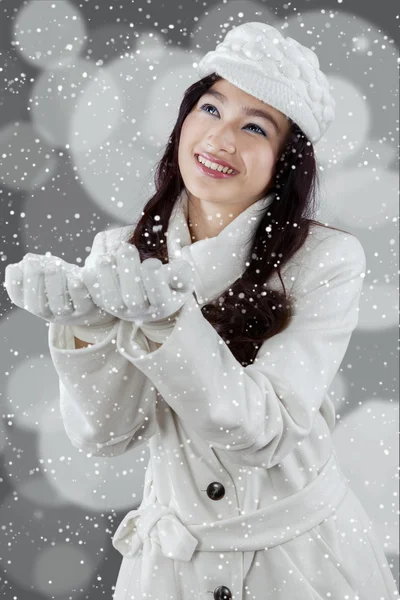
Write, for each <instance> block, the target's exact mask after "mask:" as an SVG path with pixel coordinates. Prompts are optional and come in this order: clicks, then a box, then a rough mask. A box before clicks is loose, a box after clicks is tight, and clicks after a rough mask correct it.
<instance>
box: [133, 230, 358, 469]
mask: <svg viewBox="0 0 400 600" xmlns="http://www.w3.org/2000/svg"><path fill="white" fill-rule="evenodd" d="M365 268H366V259H365V253H364V250H363V247H362V245H361V243H360V242H359V241H358V239H357V238H356V237H354V236H352V235H350V234H345V233H341V232H339V233H335V234H333V235H330V236H328V237H325V238H324V239H323V240H322V241H320V242H319V243H318V242H317V245H316V246H315V247H314V248H313V250H312V254H311V256H310V257H309V259H308V260H307V266H306V267H304V264H303V263H302V264H301V265H300V268H299V271H298V277H296V281H297V284H296V287H298V288H299V290H298V292H297V293H296V295H295V299H294V300H293V302H294V314H293V316H292V317H291V319H290V323H289V325H288V326H287V327H286V329H285V330H283V331H282V332H281V333H279V334H277V335H275V336H273V337H271V338H269V339H268V340H266V341H265V342H264V343H263V344H262V345H261V347H260V349H259V351H258V354H257V357H256V359H255V361H254V362H253V363H252V364H250V365H248V366H246V367H243V366H242V365H241V363H240V362H239V361H237V360H236V358H235V357H234V356H233V354H232V353H231V351H230V349H229V347H228V345H227V344H225V342H224V341H223V340H222V338H221V337H220V336H219V335H218V333H217V332H216V330H215V329H214V328H213V327H212V325H211V324H210V323H209V322H208V321H207V320H206V319H205V318H204V317H203V314H202V312H201V309H200V306H199V305H198V304H197V302H196V300H195V298H194V296H193V294H192V295H191V296H190V298H189V300H188V301H187V303H186V304H185V305H184V307H183V309H182V312H181V313H180V315H179V316H178V319H177V322H176V325H175V327H174V329H173V331H172V333H171V335H170V336H169V338H168V339H167V340H166V341H165V342H164V344H163V345H162V346H161V347H160V348H159V349H157V350H156V351H155V352H144V351H142V350H141V349H140V348H139V347H138V346H137V345H135V346H132V347H130V348H129V349H128V353H127V356H128V354H129V355H130V359H131V361H132V363H133V364H134V365H135V366H136V367H137V368H139V369H140V370H141V371H142V372H143V373H145V374H146V375H147V376H148V377H149V379H151V380H152V382H153V383H154V385H155V386H156V387H157V389H158V390H159V392H160V394H161V395H162V396H163V398H164V399H165V400H166V402H167V403H168V404H169V405H170V406H171V408H172V409H173V410H174V411H175V412H176V413H177V414H178V416H179V417H180V418H181V419H182V420H183V421H184V422H185V423H186V424H187V425H188V426H189V427H191V428H193V429H194V430H196V431H197V432H198V433H199V434H200V435H202V436H203V437H204V439H206V440H208V441H209V442H210V444H211V445H212V446H214V447H215V448H216V449H219V450H222V451H224V452H228V453H229V455H230V457H231V459H232V460H234V461H235V462H238V463H243V464H248V465H254V466H262V467H266V468H269V467H272V466H274V465H275V464H277V463H279V462H280V461H281V460H282V459H283V458H284V457H285V456H287V455H288V454H289V453H290V452H292V451H293V450H294V449H295V447H296V445H298V444H299V443H301V441H302V440H303V439H304V438H306V436H308V435H309V434H310V432H311V429H312V427H313V425H314V423H315V418H316V414H317V412H318V411H319V410H320V407H321V404H322V402H323V399H324V395H325V393H326V391H327V389H328V388H329V387H330V385H331V383H332V381H333V379H334V377H335V374H336V372H337V371H338V369H339V366H340V364H341V361H342V359H343V357H344V355H345V352H346V349H347V347H348V344H349V341H350V338H351V334H352V332H353V330H354V329H355V327H356V325H357V323H358V311H359V300H360V294H361V290H362V284H363V277H364V274H365ZM299 282H300V283H299Z"/></svg>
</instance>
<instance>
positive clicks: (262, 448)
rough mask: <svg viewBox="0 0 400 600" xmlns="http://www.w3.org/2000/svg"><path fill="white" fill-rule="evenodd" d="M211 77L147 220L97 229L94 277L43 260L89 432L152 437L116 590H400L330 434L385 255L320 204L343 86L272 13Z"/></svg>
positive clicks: (39, 272)
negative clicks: (323, 213) (320, 218)
mask: <svg viewBox="0 0 400 600" xmlns="http://www.w3.org/2000/svg"><path fill="white" fill-rule="evenodd" d="M198 72H199V75H201V77H202V79H201V80H200V81H199V82H197V83H195V84H193V85H192V86H191V87H190V88H189V89H188V90H187V92H186V94H185V96H184V99H183V102H182V105H181V107H180V111H179V116H178V120H177V123H176V125H175V128H174V130H173V132H172V134H171V137H170V139H169V142H168V145H167V148H166V151H165V154H164V156H163V158H162V159H161V161H160V165H159V169H158V173H157V181H156V193H155V195H154V196H153V198H151V199H150V200H149V202H148V203H147V204H146V206H145V207H144V212H143V216H142V217H141V218H140V220H139V222H138V223H137V224H136V227H135V229H134V231H132V227H131V226H128V227H122V228H118V229H115V230H109V231H104V232H100V233H98V234H97V235H96V236H95V239H94V242H93V247H92V252H91V254H90V256H89V257H88V259H87V260H86V262H85V266H84V268H83V269H82V277H81V281H80V282H79V274H77V273H75V272H74V271H76V269H73V268H72V266H71V265H70V266H69V267H68V266H65V263H64V264H63V261H61V262H60V264H59V265H58V270H57V269H53V272H51V273H50V266H51V265H46V264H40V260H41V261H42V262H43V260H44V258H45V257H41V259H40V260H39V261H38V260H37V259H35V257H31V258H33V260H32V264H30V261H29V260H28V261H27V266H28V265H29V269H31V270H30V271H29V270H28V271H27V273H30V274H32V273H33V274H34V275H33V282H34V284H35V285H34V287H36V290H37V288H38V287H39V289H42V288H41V286H43V289H44V284H43V279H44V274H45V275H46V278H47V284H46V289H47V290H49V289H50V292H48V304H49V306H48V307H47V306H46V307H45V308H46V310H48V311H50V309H52V313H51V312H48V313H45V312H44V310H45V308H44V302H43V303H42V309H41V310H40V309H39V308H37V309H36V312H35V314H37V315H38V316H41V317H42V318H46V319H47V320H48V321H49V322H50V327H49V347H50V352H51V356H52V359H53V362H54V365H55V368H56V370H57V373H58V375H59V378H60V407H61V414H62V417H63V420H64V424H65V429H66V432H67V434H68V436H69V438H70V439H71V442H72V443H73V445H74V446H76V447H77V448H82V449H84V450H85V451H89V452H91V453H92V454H93V455H94V456H109V457H112V456H116V455H118V454H122V453H123V452H126V451H128V450H130V449H132V448H137V447H139V446H140V445H141V444H144V443H146V442H149V449H150V461H149V465H148V468H147V472H146V477H145V485H144V494H143V500H142V503H141V506H140V507H139V508H138V509H135V510H132V511H130V512H129V513H128V514H127V515H126V516H125V517H124V519H123V520H122V522H121V523H120V525H119V526H118V528H117V530H116V531H115V533H114V536H113V545H114V547H115V548H116V549H117V550H119V551H120V552H121V554H122V555H123V560H122V564H121V568H120V571H119V575H118V580H117V584H116V589H115V592H114V596H113V597H114V600H139V599H143V598H146V599H152V600H178V599H184V598H185V599H186V598H199V599H201V600H207V599H210V600H211V599H215V600H223V599H225V600H228V599H230V598H232V599H234V600H245V599H246V600H250V599H251V600H264V599H267V598H268V599H271V600H287V599H288V598H290V599H291V600H292V599H293V600H305V599H310V600H311V599H313V600H317V599H322V598H324V599H326V598H332V599H334V600H339V599H340V600H346V599H347V600H387V599H389V598H397V597H399V596H398V592H397V590H396V586H395V583H394V579H393V576H392V574H391V572H390V568H389V565H388V563H387V561H386V558H385V555H384V553H383V550H382V548H381V547H380V544H379V541H378V540H377V538H376V536H375V533H374V530H373V527H372V523H371V521H370V519H369V517H368V516H367V514H366V512H365V510H364V508H363V507H362V505H361V504H360V502H359V500H358V499H357V497H356V496H355V495H354V493H353V492H352V490H351V489H350V487H349V486H348V484H347V482H346V480H345V477H344V476H343V474H342V472H341V470H340V466H339V465H338V462H337V458H336V455H335V451H334V447H333V444H332V438H331V433H332V431H333V429H334V426H335V411H334V407H333V405H332V403H331V401H330V398H329V395H328V393H327V391H328V389H329V386H330V384H331V383H332V381H333V379H334V377H335V374H336V372H337V370H338V368H339V366H340V364H341V361H342V359H343V357H344V355H345V352H346V349H347V347H348V344H349V341H350V338H351V335H352V332H353V330H354V328H355V327H356V325H357V321H358V306H359V298H360V294H361V290H362V282H363V276H364V273H365V267H366V265H365V254H364V251H363V248H362V246H361V244H360V242H359V241H358V240H357V238H355V237H354V236H352V235H350V234H348V233H346V232H343V231H341V230H338V229H334V228H330V227H325V226H323V225H322V224H320V223H318V222H317V221H314V220H312V219H311V218H309V215H308V216H307V213H308V212H309V211H310V207H311V202H312V200H313V197H314V196H313V194H314V190H315V184H316V165H315V158H314V154H313V145H312V144H313V143H316V142H317V141H318V140H319V139H320V137H321V136H322V135H323V134H324V133H325V131H326V130H327V128H328V126H329V125H330V124H331V122H332V120H333V116H334V105H335V103H334V100H333V98H332V97H331V95H330V92H329V85H328V81H327V79H326V77H325V75H323V73H321V71H320V70H319V64H318V59H317V57H316V55H315V54H314V53H313V52H312V51H311V50H309V49H308V48H305V47H304V46H301V45H300V44H298V43H297V42H296V41H295V40H292V39H291V38H283V36H282V35H281V34H280V33H279V32H278V31H277V30H276V29H274V28H273V27H271V26H269V25H266V24H264V23H246V24H244V25H241V26H239V27H236V28H235V29H233V30H231V31H230V32H229V33H228V34H227V35H226V37H225V40H224V42H223V43H222V44H220V45H219V46H218V48H217V50H216V51H215V52H209V53H208V54H206V56H205V57H204V58H203V59H202V61H201V62H200V64H199V65H198ZM243 106H247V107H248V109H244V108H243ZM260 111H262V112H263V113H264V114H261V112H260ZM198 156H202V157H203V159H200V161H201V162H202V164H199V162H198ZM207 160H209V161H210V162H207ZM221 162H222V164H224V163H227V164H228V166H230V167H232V169H233V171H232V172H230V171H229V172H228V173H226V174H225V176H219V177H217V176H216V172H215V169H216V168H217V165H218V164H221ZM204 165H205V167H204ZM60 265H61V266H63V268H64V270H62V269H60V268H59V267H60ZM53 266H54V265H53ZM13 267H15V265H13ZM14 270H15V269H14ZM13 273H14V271H13ZM21 273H22V270H21ZM60 273H62V275H60ZM25 276H26V275H25ZM13 277H14V278H15V282H14V284H13V283H12V282H11V269H10V271H9V278H8V285H7V289H8V290H9V294H10V295H11V294H12V293H13V294H14V295H13V298H14V301H19V305H20V306H21V304H22V306H23V307H24V308H27V307H32V306H33V304H32V303H31V304H30V303H29V302H26V297H25V298H24V297H23V295H22V297H21V296H20V297H17V296H16V294H15V293H14V290H15V288H16V287H17V286H18V282H20V289H21V286H23V285H24V284H25V281H24V280H23V273H22V274H21V275H20V278H19V279H18V273H17V271H15V274H13ZM26 279H27V276H26ZM62 284H64V288H63V289H64V290H66V291H65V297H67V294H69V295H70V297H71V300H72V302H70V307H73V308H71V309H70V310H69V311H68V309H67V311H64V313H62V311H61V307H60V305H59V304H58V301H57V298H59V297H62V298H64V296H63V295H62V293H61V292H60V291H59V290H60V289H61V286H62ZM57 286H58V287H57ZM174 288H175V289H174ZM57 291H58V294H57ZM87 291H89V294H87ZM79 294H80V295H79ZM36 296H37V294H36ZM24 299H25V302H23V301H22V300H24ZM30 299H31V302H33V297H32V298H30ZM90 303H91V304H90ZM28 309H29V308H28ZM32 312H34V311H33V310H32Z"/></svg>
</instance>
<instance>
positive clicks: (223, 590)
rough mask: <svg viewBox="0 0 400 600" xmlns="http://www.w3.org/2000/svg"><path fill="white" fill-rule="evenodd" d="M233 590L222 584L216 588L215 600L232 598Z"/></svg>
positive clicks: (229, 599)
mask: <svg viewBox="0 0 400 600" xmlns="http://www.w3.org/2000/svg"><path fill="white" fill-rule="evenodd" d="M231 599H232V592H231V590H230V589H229V588H227V587H226V586H225V585H220V586H218V587H217V588H215V590H214V600H231Z"/></svg>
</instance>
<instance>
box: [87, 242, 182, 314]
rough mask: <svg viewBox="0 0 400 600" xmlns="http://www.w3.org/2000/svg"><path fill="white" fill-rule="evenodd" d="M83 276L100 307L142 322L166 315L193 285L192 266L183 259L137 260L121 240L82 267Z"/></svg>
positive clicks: (135, 253) (136, 253) (133, 250)
mask: <svg viewBox="0 0 400 600" xmlns="http://www.w3.org/2000/svg"><path fill="white" fill-rule="evenodd" d="M82 277H83V280H84V282H85V284H86V287H87V289H88V290H89V293H90V294H91V297H92V300H93V302H94V303H95V304H97V306H98V307H99V308H102V309H103V310H105V311H107V312H108V313H110V314H111V315H114V316H115V317H118V318H119V319H121V320H124V321H134V322H136V323H137V324H139V325H141V324H142V323H147V322H155V321H158V320H160V319H166V318H167V317H169V316H170V315H172V314H174V313H176V312H177V311H178V310H179V309H180V308H181V307H182V306H183V305H184V304H185V302H186V300H187V298H188V296H189V294H191V293H192V289H193V286H194V270H193V267H192V266H191V264H190V263H189V262H188V261H186V260H184V259H179V260H175V261H173V262H172V263H167V264H165V265H163V263H162V262H161V261H160V260H159V259H157V258H147V259H146V260H144V261H143V262H142V263H141V262H140V255H139V251H138V249H137V248H136V246H134V245H133V244H129V243H128V242H121V244H120V246H119V247H118V249H117V250H116V251H115V252H104V253H102V254H101V255H100V256H97V257H96V258H95V260H94V262H93V263H91V265H85V266H84V267H83V268H82Z"/></svg>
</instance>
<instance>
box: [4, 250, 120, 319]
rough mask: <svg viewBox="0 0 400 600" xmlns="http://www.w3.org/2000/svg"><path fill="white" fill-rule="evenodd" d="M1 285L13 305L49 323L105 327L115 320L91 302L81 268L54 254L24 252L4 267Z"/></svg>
mask: <svg viewBox="0 0 400 600" xmlns="http://www.w3.org/2000/svg"><path fill="white" fill-rule="evenodd" d="M4 287H5V288H6V290H7V293H8V295H9V297H10V299H11V300H12V302H13V303H14V304H16V305H17V306H19V307H20V308H23V309H24V310H27V311H28V312H30V313H32V314H33V315H35V316H36V317H40V318H41V319H44V320H45V321H49V322H50V323H58V324H62V325H90V326H93V327H101V328H104V327H105V326H106V325H108V324H111V323H112V322H114V321H115V317H113V316H112V315H110V314H108V313H106V312H104V311H102V310H101V309H99V307H98V306H97V305H96V304H94V303H93V301H92V299H91V297H90V294H89V292H88V290H87V289H86V286H85V284H84V281H83V279H82V268H81V267H78V266H77V265H71V264H69V263H67V262H65V261H64V260H62V259H61V258H58V257H57V256H45V255H40V254H33V253H30V252H29V253H28V254H25V256H24V257H23V259H22V260H21V261H20V262H19V263H14V264H10V265H7V266H6V271H5V280H4Z"/></svg>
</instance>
